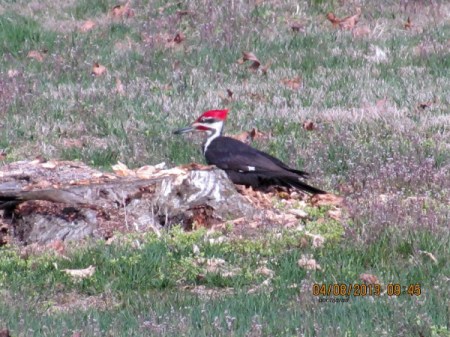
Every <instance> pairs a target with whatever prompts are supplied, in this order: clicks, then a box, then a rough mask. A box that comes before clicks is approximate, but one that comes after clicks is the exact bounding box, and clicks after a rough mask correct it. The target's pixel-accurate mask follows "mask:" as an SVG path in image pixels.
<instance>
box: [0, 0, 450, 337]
mask: <svg viewBox="0 0 450 337" xmlns="http://www.w3.org/2000/svg"><path fill="white" fill-rule="evenodd" d="M116 4H117V3H116V2H111V1H95V2H92V1H76V2H69V3H65V2H62V1H48V0H43V1H40V2H39V4H34V3H33V4H28V3H26V4H25V2H23V1H4V2H3V3H2V4H1V6H0V7H1V11H0V52H1V53H2V55H3V58H2V59H1V61H0V69H1V70H0V117H1V118H0V149H5V150H6V151H7V153H8V156H7V158H6V160H7V161H15V160H24V159H33V158H34V157H36V156H37V155H42V156H43V157H46V158H49V159H64V160H66V159H67V160H82V161H83V162H86V163H88V164H89V165H92V166H96V167H101V168H102V169H104V170H109V169H110V166H111V165H112V164H115V163H116V162H117V161H118V160H120V161H122V162H124V163H126V164H127V165H129V166H130V167H138V166H142V165H146V164H157V163H160V162H163V161H165V162H166V163H167V164H168V165H169V166H171V165H179V164H186V163H189V162H191V161H196V162H203V161H204V159H203V158H202V154H201V151H200V150H199V148H200V144H201V139H200V137H197V136H187V137H175V136H174V135H172V130H174V129H176V128H179V127H182V126H186V125H188V124H189V123H190V122H191V121H192V120H194V119H195V118H196V117H197V116H198V115H199V114H200V113H201V112H202V111H204V110H208V109H213V108H221V107H228V108H230V109H231V112H230V115H229V118H230V120H229V121H228V124H227V127H226V132H227V133H232V134H233V133H239V132H242V131H244V130H251V129H252V128H253V127H257V128H258V129H259V130H260V131H262V132H264V133H266V134H270V137H268V138H264V139H257V140H255V141H254V145H255V146H256V147H258V148H259V149H262V150H264V151H268V152H270V153H271V154H273V155H275V156H277V157H279V158H280V159H282V160H283V161H285V162H286V163H288V164H290V165H292V166H298V167H299V168H301V169H304V170H305V171H308V172H311V173H313V174H312V181H311V183H312V184H313V185H315V186H316V185H317V186H318V187H320V188H323V189H326V190H329V191H332V192H334V193H337V194H340V195H341V196H343V197H345V207H346V211H345V212H344V214H343V219H342V220H341V221H340V222H338V221H335V220H332V219H330V218H329V216H328V215H327V211H328V209H327V208H320V209H317V208H315V207H309V208H307V211H308V213H309V218H308V219H306V220H304V221H303V222H302V223H301V224H302V225H304V226H305V228H306V230H308V231H309V232H313V233H315V234H321V235H323V236H325V237H326V245H325V246H324V247H322V248H316V249H313V248H311V243H309V244H308V245H306V246H305V245H304V244H303V243H302V242H303V240H302V238H303V234H302V233H295V232H289V231H287V232H283V233H282V234H281V237H277V232H276V231H275V232H269V233H266V232H264V233H261V235H258V236H257V237H250V238H247V237H244V238H241V239H236V238H235V239H233V240H232V241H229V242H225V243H223V244H220V245H209V244H207V243H206V242H205V241H204V235H205V234H204V233H203V232H201V231H200V232H198V233H188V234H183V233H179V232H176V231H174V232H171V233H170V234H165V235H164V236H163V238H162V239H156V238H155V237H154V236H152V235H151V234H148V235H144V236H139V235H138V236H137V237H136V238H134V239H133V240H132V239H130V238H124V239H123V242H120V243H115V244H113V245H111V246H107V245H105V244H104V243H101V242H90V243H85V244H84V245H83V246H82V247H79V248H78V249H77V248H76V247H71V248H70V249H69V252H68V253H67V255H68V257H69V260H67V259H65V258H62V257H58V256H52V255H46V254H44V255H38V256H34V255H33V254H32V255H31V256H30V257H28V258H25V257H23V256H22V257H20V254H19V253H18V250H19V249H18V248H13V247H8V248H1V249H2V250H1V251H0V280H1V282H0V283H1V287H0V289H1V290H0V291H1V293H0V329H1V328H2V327H3V326H7V327H8V328H9V329H10V330H11V332H12V335H13V336H16V335H17V336H25V335H35V336H65V335H69V336H70V335H72V333H73V331H77V330H79V331H81V332H82V335H86V336H104V335H112V336H133V335H135V336H142V335H161V336H163V335H164V336H171V335H172V336H180V335H188V336H202V335H203V336H229V335H235V336H245V335H251V336H299V335H304V336H371V335H373V336H380V335H387V336H391V335H392V336H393V335H398V336H416V335H417V336H419V335H423V336H433V337H434V336H450V332H449V325H448V324H449V323H448V322H449V320H450V318H449V314H448V300H447V299H448V298H449V297H450V296H449V294H448V290H447V288H448V287H447V286H445V285H446V284H447V283H448V282H447V278H446V277H447V276H446V275H448V274H449V271H450V270H449V265H448V262H447V261H448V256H449V251H448V247H449V245H448V243H449V242H448V241H449V236H448V219H449V218H450V209H449V207H448V200H449V198H450V185H449V181H450V176H449V172H450V170H449V167H450V155H449V154H448V153H449V151H448V149H449V141H448V139H449V136H450V131H449V130H450V118H449V110H448V106H449V104H450V99H449V96H448V93H449V92H450V80H449V79H450V65H449V60H450V57H449V53H448V35H449V32H450V25H449V24H448V14H447V13H448V12H449V10H450V8H449V6H448V4H446V3H442V4H441V6H440V7H439V6H437V7H436V6H434V5H432V4H431V5H430V4H428V2H408V4H407V5H406V7H405V6H400V5H398V4H396V3H394V2H392V1H391V2H389V1H382V2H373V3H372V2H371V3H364V4H363V5H364V6H363V7H362V13H363V14H362V18H361V22H360V23H358V26H357V27H361V26H363V25H366V26H367V27H368V28H369V30H370V33H369V34H368V35H365V36H362V37H354V36H353V34H352V32H348V31H340V30H335V29H333V28H332V26H331V24H330V23H329V22H328V21H327V20H326V18H325V15H326V13H327V12H329V11H333V12H334V13H336V15H337V16H338V17H344V16H346V15H350V14H352V13H354V11H355V8H354V6H353V5H352V4H350V3H346V4H341V2H339V1H322V0H315V1H308V2H305V3H298V2H293V1H290V0H283V1H275V2H267V3H266V2H264V3H262V4H260V5H255V4H253V3H251V2H250V3H249V2H245V1H233V2H232V3H231V4H230V3H228V2H214V3H211V6H209V5H206V6H205V3H204V2H202V1H197V0H196V1H191V2H182V3H179V4H178V3H171V2H168V1H152V0H149V1H141V2H133V1H132V2H131V6H132V8H133V10H134V13H135V15H134V16H133V17H131V18H118V19H113V18H112V17H111V16H110V14H109V12H110V10H111V9H112V7H113V6H115V5H116ZM179 10H189V11H191V12H192V14H188V15H186V16H182V17H179V16H178V15H177V11H179ZM408 16H409V17H411V20H412V22H413V29H411V30H404V29H403V23H404V21H405V20H406V18H407V17H408ZM85 20H93V21H95V22H96V24H97V25H96V27H95V28H94V29H92V30H91V31H89V32H85V33H84V32H81V31H80V30H79V27H80V26H81V25H82V24H83V23H84V21H85ZM293 21H296V22H301V23H303V24H304V26H305V29H304V32H292V30H291V28H290V23H291V22H293ZM177 32H183V33H184V35H185V37H186V40H185V41H183V43H182V44H181V45H180V46H175V47H173V46H171V45H170V43H168V40H170V39H171V38H173V37H174V36H175V34H176V33H177ZM32 50H37V51H41V52H43V51H46V53H45V58H44V60H43V61H42V62H39V61H37V60H34V59H30V58H28V57H27V55H28V52H30V51H32ZM243 51H251V52H253V53H254V54H255V55H256V56H257V57H258V58H259V59H260V61H261V63H262V64H263V65H265V64H267V63H269V62H272V64H271V66H270V68H269V70H268V72H267V74H262V73H261V72H259V71H258V72H252V71H250V70H249V69H248V65H247V64H243V65H239V64H237V62H236V61H237V60H238V59H239V58H240V57H241V56H242V52H243ZM94 62H99V63H100V64H102V65H104V66H105V67H106V68H107V73H106V74H105V75H103V76H101V77H93V76H92V75H91V71H92V65H93V64H94ZM14 71H16V75H11V74H14ZM296 76H299V77H300V78H301V80H302V88H301V89H299V90H297V91H295V90H291V89H289V88H287V87H286V86H285V85H284V84H282V80H283V79H286V78H294V77H296ZM117 80H120V82H121V83H122V85H123V88H124V93H123V94H120V93H118V92H117V90H116V83H117V82H116V81H117ZM227 89H230V90H231V91H232V92H233V99H232V100H231V101H230V102H224V100H223V99H222V98H221V95H224V94H226V90H227ZM424 102H431V105H430V106H429V107H426V108H424V109H423V108H420V106H419V105H420V104H421V103H424ZM305 120H311V121H313V122H314V123H315V124H316V125H317V129H316V130H314V131H306V130H304V129H303V128H302V124H303V122H304V121H305ZM71 140H80V141H81V143H80V144H81V145H79V146H68V145H67V144H70V143H71V142H70V141H71ZM72 143H73V142H72ZM280 209H282V207H281V208H280ZM231 232H232V231H231ZM226 235H227V236H230V237H233V236H232V235H230V234H229V233H228V234H226ZM303 239H304V238H303ZM306 239H307V240H310V238H306ZM136 242H138V243H139V244H138V245H137V244H136ZM193 244H196V245H198V246H199V247H200V250H201V254H202V255H201V257H205V258H212V257H215V258H222V259H224V260H226V261H227V264H228V265H229V266H232V267H239V268H240V269H239V270H240V272H239V273H238V275H236V276H234V277H231V278H228V277H222V276H220V275H218V274H217V273H209V274H208V273H205V272H204V269H205V266H204V265H202V264H201V263H198V261H197V257H196V256H194V255H193V252H192V245H193ZM427 253H431V254H433V255H432V256H434V257H435V258H436V262H433V260H432V259H431V258H430V257H429V255H427ZM303 254H312V255H313V257H314V258H315V259H316V261H317V262H318V263H319V264H320V265H321V268H322V269H321V271H306V270H304V269H301V268H299V267H298V265H297V261H298V259H300V257H301V256H302V255H303ZM263 260H267V267H268V268H270V269H271V270H273V271H274V273H275V276H274V277H273V279H272V280H271V283H270V285H269V286H268V288H261V290H258V291H256V292H255V293H253V294H247V291H248V290H249V289H253V288H254V287H256V286H257V285H260V284H261V283H262V282H263V281H264V280H265V279H266V278H267V277H265V276H262V275H258V274H257V273H256V272H255V270H256V269H257V268H258V267H259V264H260V263H261V261H263ZM54 263H56V266H57V267H55V265H54ZM89 265H95V266H96V267H97V271H96V273H95V275H94V276H93V277H92V278H90V279H85V280H83V281H81V282H79V283H78V282H73V281H72V280H71V279H70V278H69V277H68V276H67V275H65V274H64V273H62V272H61V269H64V268H84V267H87V266H89ZM361 273H370V274H374V275H376V276H377V277H378V278H379V279H380V281H381V282H382V284H383V286H386V285H387V284H392V283H399V284H401V285H408V284H416V283H420V284H421V286H422V289H423V293H422V295H421V296H416V297H414V296H413V297H410V296H401V297H399V298H396V297H390V296H387V295H383V296H380V297H373V298H371V297H359V298H357V297H352V298H350V301H349V302H348V303H339V304H337V303H326V304H325V303H319V301H318V299H317V298H316V297H314V296H312V294H311V292H310V289H311V288H312V285H313V284H314V283H326V284H332V283H344V284H349V283H361V281H360V280H359V275H360V274H361ZM200 274H201V275H200ZM294 283H295V284H297V287H292V288H291V287H290V286H291V285H293V284H294ZM200 286H205V287H206V289H207V290H208V291H211V292H213V294H212V295H211V294H209V295H208V293H205V290H203V294H199V293H197V292H195V291H194V290H192V289H201V288H199V287H200ZM228 288H232V290H231V292H230V290H227V289H228ZM269 288H270V289H271V290H270V291H269ZM89 301H91V302H92V303H91V302H89ZM89 303H90V304H89ZM71 305H72V306H71ZM69 307H70V308H71V309H70V310H72V311H68V310H69V309H68V308H69ZM61 308H64V309H61ZM17 317H20V319H17Z"/></svg>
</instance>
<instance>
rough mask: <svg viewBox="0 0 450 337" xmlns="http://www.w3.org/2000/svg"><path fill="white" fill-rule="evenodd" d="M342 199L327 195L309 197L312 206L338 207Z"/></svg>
mask: <svg viewBox="0 0 450 337" xmlns="http://www.w3.org/2000/svg"><path fill="white" fill-rule="evenodd" d="M343 201H344V198H342V197H339V196H337V195H334V194H331V193H327V194H315V195H313V196H312V197H311V204H312V205H313V206H327V205H332V206H340V205H342V203H343Z"/></svg>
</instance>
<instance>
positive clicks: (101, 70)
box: [91, 62, 106, 76]
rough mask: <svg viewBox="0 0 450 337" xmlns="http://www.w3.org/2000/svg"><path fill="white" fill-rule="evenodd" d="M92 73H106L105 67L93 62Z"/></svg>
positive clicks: (97, 74)
mask: <svg viewBox="0 0 450 337" xmlns="http://www.w3.org/2000/svg"><path fill="white" fill-rule="evenodd" d="M91 74H92V75H94V76H101V75H103V74H106V67H105V66H102V65H101V64H100V63H98V62H95V63H94V66H93V67H92V72H91Z"/></svg>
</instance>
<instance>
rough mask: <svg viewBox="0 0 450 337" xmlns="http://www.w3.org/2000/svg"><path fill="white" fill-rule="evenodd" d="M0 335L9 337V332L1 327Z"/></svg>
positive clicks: (0, 336)
mask: <svg viewBox="0 0 450 337" xmlns="http://www.w3.org/2000/svg"><path fill="white" fill-rule="evenodd" d="M0 337H11V334H10V333H9V330H8V329H2V330H0Z"/></svg>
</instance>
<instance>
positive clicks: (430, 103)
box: [418, 101, 434, 110]
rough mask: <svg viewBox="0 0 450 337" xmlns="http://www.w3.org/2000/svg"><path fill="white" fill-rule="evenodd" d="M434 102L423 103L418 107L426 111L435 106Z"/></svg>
mask: <svg viewBox="0 0 450 337" xmlns="http://www.w3.org/2000/svg"><path fill="white" fill-rule="evenodd" d="M433 103H434V102H433V101H428V102H422V103H419V104H418V107H419V108H421V109H422V110H425V109H427V108H431V106H432V105H433Z"/></svg>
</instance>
